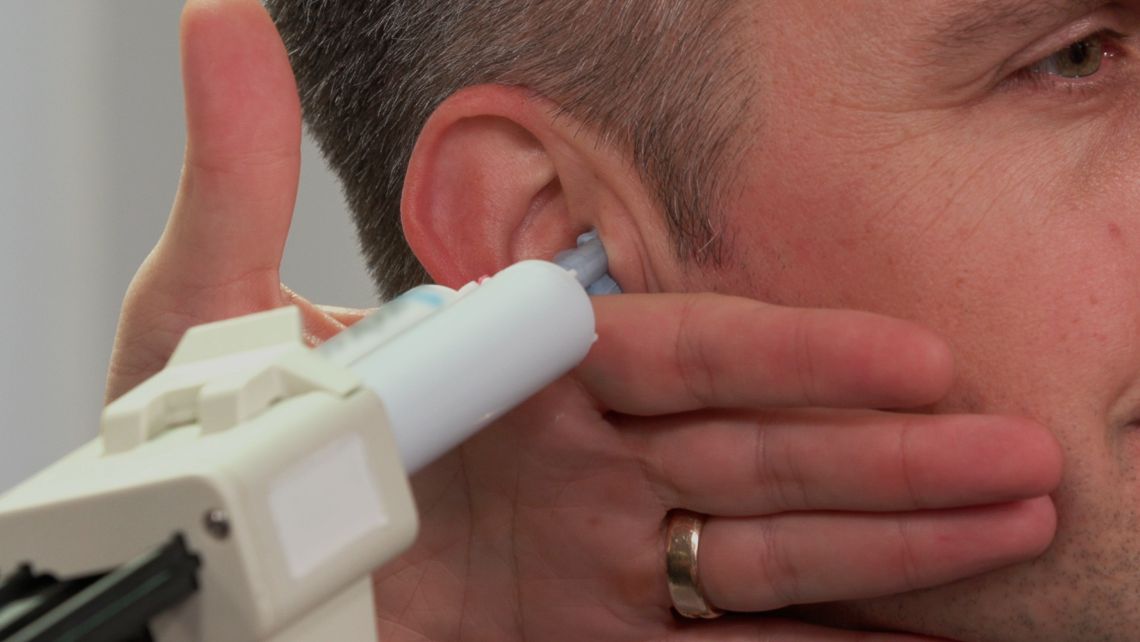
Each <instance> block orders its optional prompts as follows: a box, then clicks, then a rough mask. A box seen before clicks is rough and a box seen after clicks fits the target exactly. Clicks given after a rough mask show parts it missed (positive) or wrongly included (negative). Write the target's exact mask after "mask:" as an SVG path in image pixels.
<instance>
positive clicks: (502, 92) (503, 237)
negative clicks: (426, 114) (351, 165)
mask: <svg viewBox="0 0 1140 642" xmlns="http://www.w3.org/2000/svg"><path fill="white" fill-rule="evenodd" d="M551 117H552V116H551V115H550V113H549V109H548V106H546V105H543V104H536V101H535V99H534V98H533V97H529V96H526V95H525V94H524V93H523V90H520V89H517V88H511V87H504V86H496V85H484V86H479V87H474V88H470V89H467V90H464V91H462V92H459V93H458V94H455V95H454V96H452V97H451V98H449V99H448V100H447V101H445V102H444V103H443V104H442V105H441V106H440V107H439V108H438V109H437V110H436V112H435V113H434V114H433V115H432V117H431V118H430V119H429V120H428V122H427V124H426V125H425V127H424V130H423V132H422V133H421V135H420V137H419V140H418V142H417V144H416V148H415V150H414V152H413V154H412V158H411V161H410V162H409V165H408V172H407V176H406V179H405V183H404V192H403V202H402V221H403V226H404V234H405V236H406V237H407V240H408V243H409V245H410V246H411V247H412V250H413V251H414V252H415V254H416V256H417V257H418V258H419V260H420V262H421V263H423V264H424V267H425V268H426V269H427V271H428V273H429V274H430V275H431V276H432V278H433V279H435V280H436V281H437V282H438V283H442V284H444V285H448V286H452V287H455V286H458V285H460V284H462V283H465V282H467V281H470V280H472V279H475V278H478V277H479V276H482V275H485V274H493V273H494V272H496V271H498V270H499V269H501V268H503V267H505V266H507V265H509V264H510V263H513V262H515V261H518V260H522V259H525V258H537V257H543V258H548V257H549V256H550V255H552V254H553V252H555V251H557V250H558V249H561V248H562V247H566V246H568V245H572V243H573V239H574V237H575V236H576V235H577V233H579V232H581V231H584V229H585V228H588V227H589V226H590V224H591V222H589V221H581V220H580V218H581V217H580V216H578V215H577V214H576V213H575V212H572V211H571V206H570V204H569V203H568V200H567V198H566V193H565V191H564V189H563V174H564V173H566V172H569V171H574V170H572V169H570V168H568V167H567V164H569V163H572V162H573V160H572V159H571V158H569V156H570V154H568V153H566V149H565V148H564V147H563V146H562V145H561V143H560V142H559V139H558V138H557V136H555V135H554V133H553V132H551V131H548V130H546V129H545V128H546V127H547V121H548V120H549V119H550V118H551Z"/></svg>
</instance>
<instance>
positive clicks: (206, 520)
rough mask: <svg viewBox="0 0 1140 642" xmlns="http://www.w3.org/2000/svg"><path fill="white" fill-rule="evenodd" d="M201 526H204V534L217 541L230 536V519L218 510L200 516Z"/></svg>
mask: <svg viewBox="0 0 1140 642" xmlns="http://www.w3.org/2000/svg"><path fill="white" fill-rule="evenodd" d="M202 524H203V525H205V527H206V532H207V533H209V534H210V535H213V536H214V537H215V538H217V539H225V538H227V537H229V535H230V518H229V516H228V515H226V513H225V511H223V510H221V509H219V508H211V509H210V510H208V511H206V514H205V515H203V516H202Z"/></svg>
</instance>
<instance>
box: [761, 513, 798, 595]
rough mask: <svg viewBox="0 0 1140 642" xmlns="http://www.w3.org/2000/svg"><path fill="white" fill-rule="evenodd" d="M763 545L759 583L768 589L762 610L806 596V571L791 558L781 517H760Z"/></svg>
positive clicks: (765, 589)
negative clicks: (804, 586)
mask: <svg viewBox="0 0 1140 642" xmlns="http://www.w3.org/2000/svg"><path fill="white" fill-rule="evenodd" d="M758 530H759V533H758V535H759V537H760V545H759V546H758V547H757V559H756V563H757V571H756V572H757V579H758V580H759V584H758V586H761V587H764V588H763V589H762V590H764V591H765V592H766V594H765V595H763V596H762V598H761V601H762V602H764V603H763V604H762V605H760V606H761V607H762V608H761V610H773V609H778V608H783V607H785V606H789V605H792V604H798V603H799V602H801V601H802V600H803V597H802V596H803V574H802V572H801V570H800V568H799V567H798V566H797V565H796V563H795V561H794V560H793V559H792V555H791V554H790V553H791V551H790V550H789V547H788V546H787V543H786V537H785V535H786V534H785V533H784V532H783V531H782V529H781V528H780V525H779V522H778V520H773V519H762V520H760V521H759V526H758Z"/></svg>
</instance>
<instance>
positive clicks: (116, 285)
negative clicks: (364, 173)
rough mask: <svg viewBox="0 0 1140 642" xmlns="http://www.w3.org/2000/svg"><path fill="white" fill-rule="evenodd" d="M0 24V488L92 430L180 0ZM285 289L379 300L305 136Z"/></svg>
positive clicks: (138, 249)
mask: <svg viewBox="0 0 1140 642" xmlns="http://www.w3.org/2000/svg"><path fill="white" fill-rule="evenodd" d="M4 8H5V12H4V13H5V15H4V19H3V20H0V95H2V98H0V301H2V302H3V306H4V308H3V309H4V314H3V315H0V492H3V491H4V490H6V489H8V488H10V487H11V486H13V485H14V484H15V483H17V482H18V481H20V480H22V479H24V478H25V477H27V476H28V475H30V474H31V473H33V472H35V471H36V470H38V469H40V468H42V467H44V466H45V465H47V464H49V463H51V462H52V461H54V460H55V459H57V458H59V457H60V456H61V455H63V454H65V453H66V452H67V451H69V450H71V449H72V448H74V447H76V446H78V445H79V444H81V443H83V442H85V441H87V440H89V439H91V438H93V437H94V436H95V435H96V433H97V431H98V420H99V412H100V409H101V406H102V394H103V381H104V376H105V370H106V367H107V360H108V357H109V355H110V351H111V343H112V339H113V337H114V328H115V321H116V319H117V317H118V310H119V304H120V301H121V299H122V296H123V293H124V292H125V290H126V287H127V283H128V282H129V281H130V278H131V276H132V274H133V273H134V271H135V268H136V267H137V266H138V264H139V263H140V262H141V261H142V259H143V257H144V256H146V254H147V252H148V251H149V250H150V247H151V245H153V243H154V241H155V240H156V239H157V238H158V234H159V232H160V231H161V230H162V226H163V224H164V222H165V219H166V215H167V212H168V211H169V208H170V203H171V200H172V197H173V195H174V189H175V186H176V184H177V181H178V173H179V168H180V165H181V157H182V144H183V137H184V126H183V123H182V84H181V79H180V78H179V75H178V68H179V63H178V15H179V12H180V11H181V2H179V1H178V0H104V1H101V2H91V1H90V0H59V1H53V2H43V0H8V1H7V2H5V6H4ZM303 163H304V165H303V170H302V181H301V193H300V198H299V201H298V204H297V213H296V216H295V218H294V222H293V233H292V236H291V238H290V241H289V246H288V249H287V250H286V255H285V265H284V268H283V278H284V280H285V282H286V283H288V284H289V285H290V286H291V287H292V288H293V289H295V290H297V291H298V292H300V293H302V294H304V295H305V296H307V297H308V298H310V299H312V300H316V301H320V302H324V303H335V304H339V305H351V306H370V305H374V302H375V297H374V296H373V293H372V286H371V283H370V281H369V280H368V277H367V275H366V273H365V271H364V269H363V267H362V264H361V261H360V259H359V253H358V250H357V245H356V239H355V236H354V234H353V232H352V228H351V225H350V223H349V218H348V214H347V213H346V211H345V208H344V205H343V201H342V198H341V196H340V191H339V188H338V186H337V185H336V183H335V180H334V179H333V178H332V177H331V176H330V175H329V174H328V172H327V170H326V169H325V167H324V165H323V162H322V160H321V158H320V156H319V154H318V153H317V152H316V151H315V149H314V148H313V146H312V145H311V144H310V143H309V142H308V141H306V148H305V150H304V160H303Z"/></svg>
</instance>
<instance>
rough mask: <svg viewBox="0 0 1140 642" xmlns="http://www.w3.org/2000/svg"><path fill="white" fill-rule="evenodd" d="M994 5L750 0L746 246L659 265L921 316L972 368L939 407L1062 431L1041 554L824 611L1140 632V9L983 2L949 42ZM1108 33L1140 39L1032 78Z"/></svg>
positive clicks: (1027, 631)
mask: <svg viewBox="0 0 1140 642" xmlns="http://www.w3.org/2000/svg"><path fill="white" fill-rule="evenodd" d="M1004 1H1005V0H1001V2H1004ZM972 4H975V3H974V1H973V0H920V1H908V2H898V1H897V0H852V2H850V3H845V4H844V5H843V8H842V10H839V9H840V7H839V3H834V2H830V1H822V0H821V1H818V2H765V3H760V2H755V3H744V5H745V8H744V11H746V13H747V14H748V15H747V20H746V24H745V31H746V36H747V40H748V41H749V44H748V45H747V49H746V54H747V56H748V61H747V64H748V65H749V68H750V69H751V70H752V71H753V72H754V73H755V74H756V77H757V78H758V79H759V82H758V86H759V90H758V92H757V94H756V96H755V98H754V99H753V101H752V103H751V104H752V111H751V113H750V114H749V115H748V121H749V122H747V123H746V124H745V125H744V131H745V132H746V134H747V135H748V137H749V140H750V141H751V142H750V143H749V147H748V148H747V150H746V151H745V152H744V153H743V154H742V155H740V156H739V157H738V158H737V159H736V169H737V171H738V179H737V180H736V182H735V183H734V184H733V185H732V186H731V187H730V189H729V193H730V194H731V198H730V200H729V202H728V205H727V206H726V208H725V211H723V212H722V213H720V216H719V217H718V220H719V221H720V223H721V235H720V239H721V241H722V242H723V243H724V244H725V248H726V250H727V252H726V259H725V261H724V262H723V263H722V265H721V266H720V267H718V268H708V269H703V270H699V271H694V270H693V269H692V268H691V267H688V268H686V267H685V266H683V265H678V264H676V263H675V262H672V259H671V257H670V256H669V254H668V251H667V249H665V247H664V244H662V246H661V247H660V248H657V250H655V251H656V252H657V255H656V256H653V257H650V259H649V260H650V261H651V263H652V264H653V265H654V272H655V274H656V276H657V278H658V279H659V281H660V286H661V287H662V288H663V289H708V290H716V291H720V292H726V293H734V294H740V295H745V296H750V297H754V298H758V299H762V300H765V301H769V302H773V303H778V304H783V305H792V306H818V307H842V308H857V309H864V310H870V311H874V312H880V313H885V314H890V315H894V316H898V317H902V318H907V319H912V320H917V321H919V322H921V323H923V324H925V325H926V326H928V327H930V328H932V329H933V330H935V331H936V332H938V333H940V334H941V335H942V336H943V337H944V338H945V339H947V341H948V342H949V343H950V345H951V346H952V348H953V350H954V353H955V358H956V364H957V379H956V383H955V386H954V389H953V393H952V394H951V395H950V396H948V397H947V398H946V399H944V400H943V401H942V402H940V403H939V404H937V405H936V406H935V407H932V408H930V411H931V412H939V413H942V412H947V413H949V412H970V413H993V414H1015V415H1021V416H1027V417H1031V418H1034V419H1036V420H1037V421H1039V422H1041V423H1043V424H1044V425H1046V426H1048V427H1049V428H1050V429H1051V430H1052V431H1053V432H1054V433H1055V434H1056V436H1057V437H1058V439H1059V440H1060V441H1061V443H1062V444H1063V447H1064V450H1065V453H1066V464H1065V465H1066V472H1065V477H1064V481H1063V483H1062V486H1061V488H1060V489H1059V490H1058V491H1057V493H1056V494H1055V496H1054V499H1055V501H1056V504H1057V509H1058V514H1059V526H1058V534H1057V537H1056V539H1055V542H1054V544H1053V545H1052V547H1051V548H1050V549H1049V551H1048V552H1047V553H1046V554H1045V555H1044V556H1043V557H1041V558H1040V559H1038V560H1036V561H1034V562H1032V563H1028V564H1022V565H1018V566H1014V567H1011V568H1007V569H1005V570H1001V571H998V572H994V573H990V574H988V575H984V576H981V577H978V578H976V579H972V580H968V581H963V582H960V583H957V584H953V585H950V586H946V587H942V588H938V589H934V590H927V591H919V592H912V593H909V594H906V595H903V596H900V597H893V598H883V599H877V600H871V601H866V602H862V603H855V604H846V605H825V606H823V607H818V608H812V609H805V610H804V611H803V612H802V614H806V615H807V616H808V617H812V618H816V619H819V620H822V621H826V622H830V623H838V624H842V625H847V626H853V627H874V628H880V629H881V628H885V629H898V630H905V631H913V632H919V633H925V634H934V635H942V636H947V637H951V638H954V639H958V640H968V641H970V642H1019V641H1025V642H1029V641H1034V642H1053V641H1055V642H1080V641H1082V640H1104V641H1114V640H1121V641H1123V640H1132V639H1135V631H1136V630H1137V629H1138V628H1140V609H1138V608H1137V599H1138V598H1137V596H1140V547H1138V546H1137V544H1138V543H1140V535H1138V533H1140V479H1138V476H1137V464H1138V458H1140V434H1137V431H1136V428H1137V426H1140V66H1138V65H1137V63H1138V62H1140V42H1137V40H1136V39H1134V38H1133V36H1136V34H1140V29H1138V26H1140V2H1124V3H1103V4H1099V5H1097V4H1093V5H1089V6H1080V7H1076V6H1067V5H1064V3H1060V4H1058V6H1056V7H1053V6H1052V4H1050V3H1045V4H1049V7H1048V8H1047V9H1045V10H1041V11H1038V12H1036V13H1037V15H1034V16H1033V17H1032V18H1031V19H1030V18H1029V17H1027V16H1020V17H1018V16H1014V17H1013V18H1010V17H1009V16H1006V18H1010V19H1008V20H1004V19H1003V18H1001V17H1000V16H999V17H995V18H994V20H993V22H997V21H999V20H1004V22H1003V23H1002V26H1001V27H1000V28H995V25H993V24H990V25H989V26H988V27H987V26H986V25H987V24H988V22H989V21H988V19H987V18H986V17H985V16H986V15H987V14H986V11H985V9H984V8H979V9H978V12H977V15H976V16H973V21H974V23H975V26H974V27H973V28H971V29H966V30H964V31H963V30H957V31H954V32H953V33H952V34H951V35H949V36H947V32H946V25H945V23H946V22H947V21H948V20H951V19H952V18H954V17H955V16H957V20H958V22H962V20H963V19H969V18H971V12H970V5H972ZM1013 4H1016V3H1013ZM1039 6H1040V5H1039ZM1005 23H1008V24H1005ZM1105 30H1110V31H1114V32H1119V33H1120V34H1121V36H1123V37H1118V36H1116V35H1113V36H1106V37H1105V39H1104V40H1105V42H1106V47H1107V50H1108V56H1107V57H1106V58H1105V59H1104V61H1103V63H1102V65H1101V68H1100V69H1099V71H1098V72H1097V73H1096V74H1094V75H1093V76H1090V77H1087V78H1083V79H1077V80H1072V79H1066V78H1059V77H1056V76H1054V75H1042V74H1040V73H1039V74H1036V75H1034V74H1027V73H1025V72H1023V71H1019V70H1023V69H1025V68H1026V67H1029V66H1032V65H1033V64H1034V63H1036V62H1038V61H1040V60H1042V59H1044V58H1047V57H1048V56H1049V55H1050V54H1052V53H1053V52H1056V51H1058V50H1061V49H1064V48H1066V47H1067V46H1069V45H1070V44H1071V43H1072V42H1074V41H1079V40H1081V39H1082V38H1086V37H1088V36H1090V35H1093V34H1095V33H1098V32H1101V31H1105ZM1008 456H1009V457H1015V458H1016V457H1017V456H1018V454H1017V453H1016V452H1010V453H1008ZM979 465H985V464H984V462H979Z"/></svg>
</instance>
